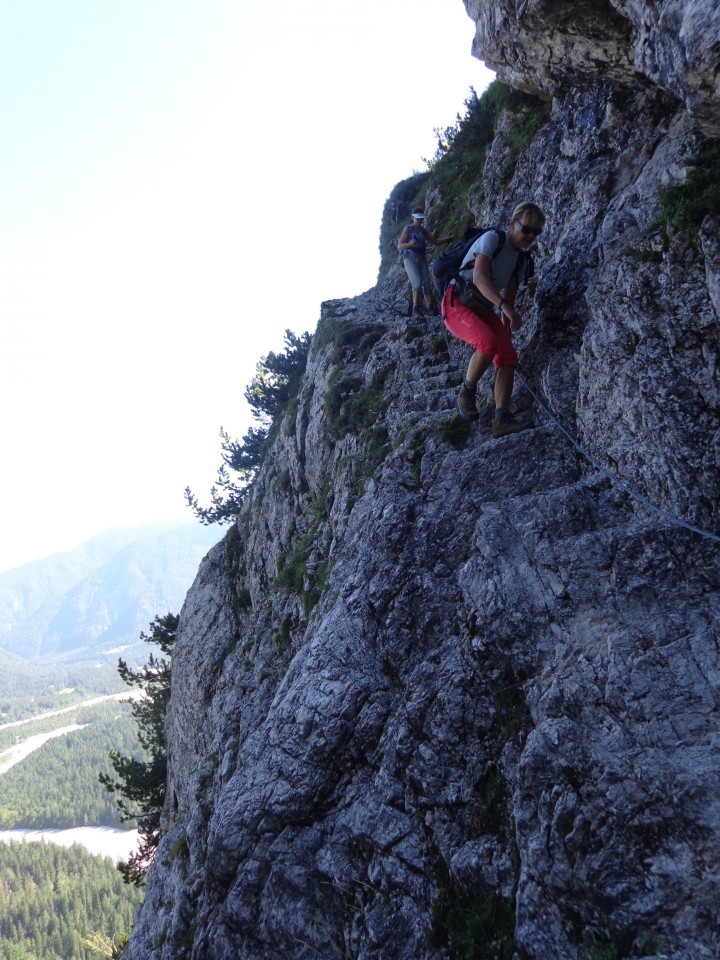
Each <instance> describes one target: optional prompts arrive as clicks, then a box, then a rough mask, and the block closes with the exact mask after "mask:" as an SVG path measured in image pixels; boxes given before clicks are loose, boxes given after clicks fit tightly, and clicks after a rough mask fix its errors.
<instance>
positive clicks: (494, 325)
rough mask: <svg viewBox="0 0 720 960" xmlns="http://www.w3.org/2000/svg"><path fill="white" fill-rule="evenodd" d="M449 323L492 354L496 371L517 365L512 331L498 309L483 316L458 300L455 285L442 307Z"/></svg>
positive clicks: (480, 349) (452, 330)
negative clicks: (506, 325)
mask: <svg viewBox="0 0 720 960" xmlns="http://www.w3.org/2000/svg"><path fill="white" fill-rule="evenodd" d="M442 314H443V319H444V321H445V326H446V327H447V328H448V330H449V331H450V333H451V334H452V335H453V336H454V337H457V338H458V340H463V341H464V342H465V343H469V344H470V346H471V347H473V348H474V349H475V350H477V351H478V352H479V353H485V354H490V355H491V356H492V358H493V365H494V367H495V369H496V370H499V369H500V367H517V365H518V355H517V353H516V352H515V347H513V345H512V341H511V340H510V334H509V333H508V332H507V330H506V329H505V325H504V324H503V322H502V320H501V319H500V317H498V315H497V314H496V313H495V311H494V310H489V311H488V313H487V315H486V316H483V317H479V316H478V315H477V314H476V313H473V311H472V310H471V309H470V308H469V307H464V306H463V305H462V304H461V303H458V301H457V298H456V296H455V287H453V286H448V288H447V290H446V291H445V296H444V297H443V308H442Z"/></svg>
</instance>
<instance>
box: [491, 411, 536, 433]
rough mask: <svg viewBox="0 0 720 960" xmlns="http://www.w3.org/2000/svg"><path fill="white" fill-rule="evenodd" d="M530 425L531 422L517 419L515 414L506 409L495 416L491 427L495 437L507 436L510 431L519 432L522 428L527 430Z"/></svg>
mask: <svg viewBox="0 0 720 960" xmlns="http://www.w3.org/2000/svg"><path fill="white" fill-rule="evenodd" d="M529 426H530V424H529V423H521V422H520V421H519V420H516V419H515V414H514V413H510V411H509V410H506V411H505V412H504V413H500V414H498V416H496V417H493V422H492V427H491V429H492V435H493V436H494V437H505V436H507V435H508V434H509V433H519V431H520V430H527V428H528V427H529Z"/></svg>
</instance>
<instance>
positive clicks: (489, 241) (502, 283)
mask: <svg viewBox="0 0 720 960" xmlns="http://www.w3.org/2000/svg"><path fill="white" fill-rule="evenodd" d="M499 244H500V236H499V234H498V232H497V231H496V230H487V231H486V232H485V233H483V235H482V236H480V237H478V238H477V240H476V241H475V243H474V244H473V245H472V246H471V247H470V249H469V250H468V252H467V253H466V254H465V258H464V259H463V262H462V266H461V267H460V276H461V277H462V278H463V279H465V280H472V275H473V261H474V260H475V254H477V253H484V254H485V256H486V257H490V262H491V268H490V279H491V280H492V282H493V283H494V284H495V286H496V287H497V289H498V290H505V289H506V287H507V286H508V285H509V283H510V281H511V280H512V278H513V272H514V271H515V266H516V265H517V259H518V257H519V256H520V251H519V250H513V248H512V247H511V246H510V238H509V235H508V233H507V231H506V232H505V243H504V245H503V248H502V250H501V251H500V253H498V255H497V256H496V257H495V259H494V260H493V254H494V253H495V251H496V250H497V248H498V246H499ZM526 269H527V263H526V262H524V263H523V264H522V266H521V267H520V269H519V270H518V273H517V277H516V280H517V283H518V285H519V284H520V283H521V281H522V280H523V278H524V276H525V270H526Z"/></svg>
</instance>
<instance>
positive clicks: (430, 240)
mask: <svg viewBox="0 0 720 960" xmlns="http://www.w3.org/2000/svg"><path fill="white" fill-rule="evenodd" d="M427 238H428V243H432V244H434V245H435V246H436V247H437V246H439V244H441V243H450V241H451V240H454V239H455V238H454V237H450V236H447V237H434V236H433V235H432V234H431V233H428V235H427Z"/></svg>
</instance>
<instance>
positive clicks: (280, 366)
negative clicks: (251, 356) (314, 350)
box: [185, 330, 311, 524]
mask: <svg viewBox="0 0 720 960" xmlns="http://www.w3.org/2000/svg"><path fill="white" fill-rule="evenodd" d="M310 341H311V336H310V334H309V333H304V334H302V336H300V337H298V336H296V335H295V334H294V333H293V332H292V331H291V330H286V331H285V351H284V352H283V353H273V352H270V353H268V355H267V356H265V357H263V358H262V359H261V360H259V361H258V363H257V366H256V368H255V370H256V372H255V376H254V377H253V379H252V381H251V383H250V384H249V386H248V387H247V388H246V390H245V399H246V400H247V402H248V404H249V405H250V409H251V411H252V414H253V416H254V417H255V419H256V420H259V421H260V424H261V425H260V426H259V427H250V429H249V430H248V432H247V433H246V434H245V436H244V437H243V439H242V440H233V439H232V438H231V437H230V435H229V434H228V433H227V431H225V430H224V429H223V428H222V427H221V428H220V440H221V444H220V450H221V455H222V461H223V462H222V464H221V465H220V468H219V469H218V475H217V484H216V485H215V486H213V487H212V489H211V491H210V506H209V507H203V506H201V505H200V503H199V501H198V499H197V497H196V496H195V494H194V493H193V492H192V490H191V489H190V487H186V488H185V500H186V501H187V504H188V506H189V507H190V509H191V510H192V511H193V513H194V514H195V516H196V517H197V518H198V520H200V522H201V523H204V524H210V523H228V522H229V521H231V520H233V519H234V518H235V517H236V516H237V515H238V512H239V511H240V508H241V506H242V505H243V503H244V501H245V498H246V497H247V494H248V492H249V490H250V485H251V483H252V481H253V479H254V477H255V474H256V473H257V469H258V467H259V466H260V463H261V462H262V458H263V456H264V455H265V451H266V450H267V449H268V447H269V446H270V444H271V443H272V441H273V439H274V438H275V436H276V434H277V431H278V429H279V425H280V422H281V421H282V419H283V416H284V415H285V413H286V411H287V410H289V409H290V407H291V405H292V403H293V400H294V399H295V398H296V396H297V394H298V392H299V390H300V386H301V384H302V378H303V374H304V373H305V367H306V365H307V358H308V352H309V350H310Z"/></svg>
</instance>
